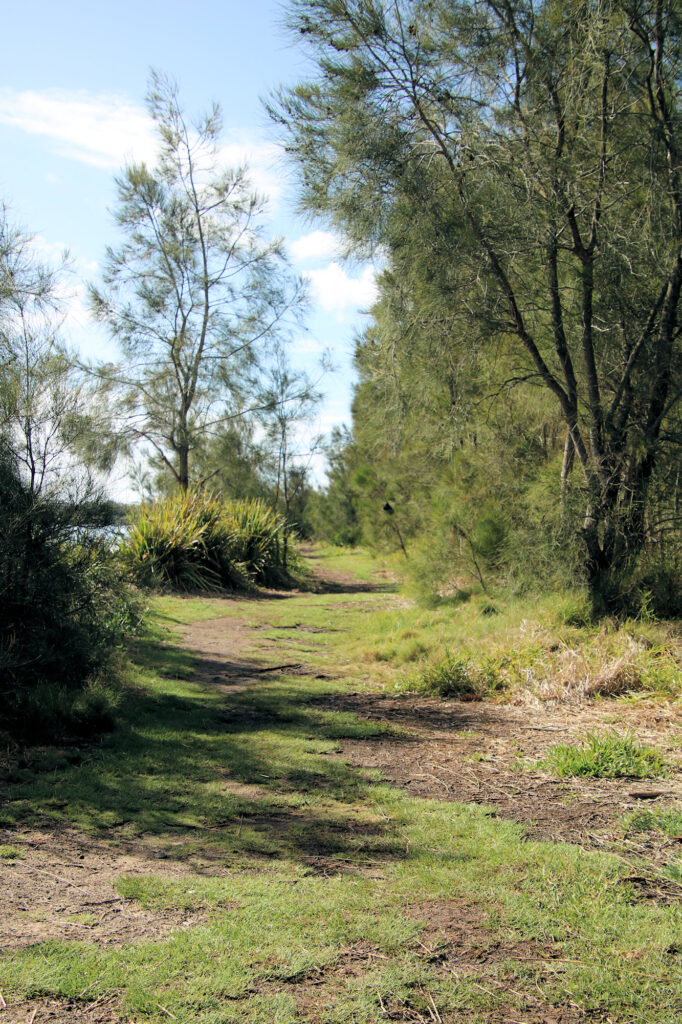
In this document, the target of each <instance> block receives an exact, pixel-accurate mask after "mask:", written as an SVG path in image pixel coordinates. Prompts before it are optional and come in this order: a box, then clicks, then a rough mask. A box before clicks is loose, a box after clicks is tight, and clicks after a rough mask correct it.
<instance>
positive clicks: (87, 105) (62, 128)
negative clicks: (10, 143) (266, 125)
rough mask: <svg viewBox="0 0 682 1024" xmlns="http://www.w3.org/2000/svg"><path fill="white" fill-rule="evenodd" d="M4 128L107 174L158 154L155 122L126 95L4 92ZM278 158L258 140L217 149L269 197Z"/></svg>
mask: <svg viewBox="0 0 682 1024" xmlns="http://www.w3.org/2000/svg"><path fill="white" fill-rule="evenodd" d="M0 124H6V125H10V126H11V127H13V128H17V129H18V130H19V131H23V132H26V133H28V134H30V135H39V136H43V137H45V138H47V139H50V140H52V142H53V144H54V148H55V152H56V153H57V154H58V155H59V156H62V157H66V158H67V159H71V160H77V161H79V162H80V163H85V164H89V165H90V166H93V167H101V168H103V169H105V170H117V169H119V168H120V167H122V166H123V165H124V164H125V163H126V162H132V161H145V162H146V163H153V162H154V161H155V159H156V154H157V150H158V141H157V137H156V132H155V128H154V122H153V120H152V119H151V117H150V116H149V114H148V113H147V111H146V110H145V108H144V107H143V106H142V105H140V104H137V103H134V102H133V101H131V100H130V99H128V98H127V97H124V96H117V95H111V94H92V93H88V92H85V91H78V92H64V91H54V90H48V91H42V92H38V91H28V90H27V91H23V92H18V91H16V90H14V89H9V88H6V89H0ZM280 156H281V150H280V147H278V146H276V145H274V144H273V143H269V142H261V141H259V140H258V139H228V140H226V142H225V143H224V144H223V145H222V146H221V148H220V151H219V158H220V159H221V161H222V162H224V163H225V164H226V165H228V166H239V165H241V164H247V165H248V167H249V172H250V173H249V177H250V179H251V182H252V184H253V186H254V188H256V189H257V190H258V191H259V192H261V193H264V194H265V195H266V196H268V197H269V198H271V199H275V198H277V197H278V196H279V194H280V192H281V174H280V172H279V171H278V169H277V166H276V165H277V161H278V160H279V158H280Z"/></svg>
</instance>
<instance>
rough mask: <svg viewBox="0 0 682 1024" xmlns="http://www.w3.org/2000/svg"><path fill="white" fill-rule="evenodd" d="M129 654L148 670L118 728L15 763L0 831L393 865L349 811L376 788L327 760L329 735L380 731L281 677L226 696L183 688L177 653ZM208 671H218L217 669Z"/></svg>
mask: <svg viewBox="0 0 682 1024" xmlns="http://www.w3.org/2000/svg"><path fill="white" fill-rule="evenodd" d="M134 653H135V660H136V663H137V665H138V667H139V668H140V670H141V671H142V673H143V674H144V673H145V672H146V670H148V669H150V668H152V667H153V669H154V673H155V676H156V677H157V678H156V680H154V677H144V679H143V681H144V684H145V688H144V689H133V690H132V691H131V692H130V693H129V695H128V698H127V701H126V706H125V709H124V713H123V719H122V722H121V724H120V727H119V729H118V730H117V731H116V732H115V733H114V734H112V735H110V736H108V737H106V738H103V739H102V740H101V741H100V742H99V743H98V744H93V745H91V746H90V747H88V748H87V749H84V750H82V751H81V754H82V757H81V758H80V759H79V758H73V759H71V760H67V759H60V758H59V757H56V756H55V748H51V749H50V748H42V749H36V750H35V751H34V752H33V753H32V755H31V756H29V757H26V758H25V759H24V763H23V765H20V766H18V767H16V768H15V769H14V770H13V771H12V772H11V773H10V778H9V780H8V783H9V784H8V785H7V786H3V789H5V792H4V793H1V794H0V795H1V796H4V797H5V798H6V802H5V806H4V809H3V810H2V811H0V826H4V828H6V829H7V830H8V831H10V832H11V831H13V830H17V829H19V830H20V829H22V828H26V827H28V826H38V827H43V828H48V829H49V830H51V831H57V832H58V831H59V830H61V829H65V828H66V829H68V828H76V829H80V830H84V831H86V832H88V833H90V834H94V835H96V836H99V837H101V838H103V839H113V840H115V841H116V842H117V843H119V844H123V845H124V846H125V844H126V843H133V844H138V845H139V842H140V840H142V839H144V838H145V837H146V838H153V837H156V838H158V842H157V843H155V844H154V848H155V850H158V849H165V850H167V851H168V850H170V851H171V853H170V854H169V855H172V856H180V857H196V856H198V857H200V858H201V857H202V856H204V855H205V856H204V859H206V857H208V859H210V860H211V859H212V860H215V859H216V857H218V858H223V859H224V858H225V857H228V858H234V857H235V856H236V857H239V856H246V855H248V856H250V857H253V856H256V857H259V856H260V857H264V858H278V857H281V858H286V859H293V860H299V861H301V862H303V863H306V864H308V865H310V864H311V862H317V861H325V858H329V859H331V860H332V861H334V860H336V861H338V862H340V863H342V862H346V863H356V864H366V863H367V862H368V861H369V862H372V861H373V860H375V859H383V860H385V859H386V858H393V857H403V856H405V850H404V843H402V842H400V841H398V840H396V839H395V837H394V836H392V835H390V834H389V831H390V828H389V825H388V824H387V823H384V822H383V821H381V820H374V821H372V820H369V819H370V818H371V815H367V814H366V813H365V814H364V816H363V815H360V816H359V815H358V808H359V807H363V808H364V807H366V806H367V805H368V804H371V802H372V799H373V797H374V796H375V790H376V787H377V785H378V780H377V778H376V777H374V776H372V775H371V774H369V773H362V772H358V771H355V770H352V769H350V768H349V767H348V766H347V765H346V764H345V763H344V762H343V761H341V760H339V759H337V758H335V757H330V756H329V755H330V754H331V753H334V752H335V743H334V741H335V740H337V739H338V738H339V737H340V736H355V737H363V736H367V735H374V734H376V732H377V731H381V732H383V731H385V730H384V729H383V727H379V726H376V725H371V724H368V723H366V722H363V721H361V720H357V721H354V720H352V718H353V716H341V717H342V719H343V720H342V721H338V720H336V719H335V718H334V716H330V715H328V714H327V713H326V712H321V711H320V709H319V707H317V705H316V704H315V702H314V701H312V700H311V697H312V696H313V694H312V693H311V692H310V690H309V687H310V685H311V684H307V682H306V681H305V680H303V681H301V680H297V681H296V683H295V684H290V683H288V682H287V680H286V677H284V676H281V677H279V678H277V679H269V680H268V681H267V683H260V684H259V683H256V684H254V685H252V686H250V687H249V688H248V689H244V690H242V691H240V692H236V693H234V694H231V693H225V692H221V691H220V690H219V689H218V688H213V689H211V688H210V687H208V688H207V687H206V685H205V684H204V685H201V683H200V682H199V681H197V680H196V679H192V677H193V675H194V669H195V667H196V662H195V659H194V658H193V657H192V655H191V653H190V652H188V651H186V650H183V649H182V648H179V647H174V646H170V645H164V644H160V643H156V642H155V641H143V642H139V643H137V644H136V645H135V648H134ZM214 667H215V669H216V675H218V674H223V673H225V671H226V663H225V662H224V661H223V660H220V661H217V660H216V661H215V663H214ZM228 668H230V669H231V670H233V671H239V672H248V671H249V670H250V671H255V670H256V666H255V663H253V664H251V665H250V664H249V663H248V662H241V663H238V664H237V663H235V664H234V665H228ZM201 669H202V676H203V675H204V674H205V673H206V672H207V671H208V672H210V671H211V666H210V665H207V663H206V662H205V661H202V663H201ZM158 677H160V678H158ZM315 685H316V686H317V687H319V683H318V684H315ZM311 745H312V746H311ZM74 762H79V763H74ZM155 855H158V853H156V854H155ZM323 868H324V870H328V869H329V865H328V864H326V862H325V864H324V865H323Z"/></svg>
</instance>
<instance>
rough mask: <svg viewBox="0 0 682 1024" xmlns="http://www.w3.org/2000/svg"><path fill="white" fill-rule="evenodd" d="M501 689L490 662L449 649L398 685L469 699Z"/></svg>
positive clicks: (496, 674)
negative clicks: (461, 654) (477, 661)
mask: <svg viewBox="0 0 682 1024" xmlns="http://www.w3.org/2000/svg"><path fill="white" fill-rule="evenodd" d="M503 688H504V682H503V680H502V679H501V678H500V676H499V673H498V670H497V668H496V666H495V665H494V664H493V662H492V661H485V660H483V661H482V662H480V663H478V664H477V663H476V662H474V661H472V660H470V659H467V658H462V657H458V656H457V655H455V654H453V652H452V651H447V652H446V654H445V657H444V658H442V659H441V660H440V661H437V662H432V663H429V664H427V665H425V666H424V667H423V668H422V669H420V671H419V672H418V673H417V674H416V675H415V676H412V677H410V678H409V679H408V680H407V681H406V682H405V683H402V684H400V689H406V690H413V691H415V692H417V693H429V694H434V695H436V696H439V697H460V698H463V699H467V698H468V699H470V700H483V699H484V697H491V696H492V695H493V694H495V693H496V692H497V691H498V690H501V689H503Z"/></svg>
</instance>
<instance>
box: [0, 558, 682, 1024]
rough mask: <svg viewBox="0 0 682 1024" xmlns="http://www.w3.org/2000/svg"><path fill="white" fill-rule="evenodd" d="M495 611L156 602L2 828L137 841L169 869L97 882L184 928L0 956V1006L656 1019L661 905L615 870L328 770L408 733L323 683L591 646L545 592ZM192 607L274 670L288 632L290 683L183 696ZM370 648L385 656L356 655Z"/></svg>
mask: <svg viewBox="0 0 682 1024" xmlns="http://www.w3.org/2000/svg"><path fill="white" fill-rule="evenodd" d="M349 557H350V558H353V557H357V559H358V563H357V564H358V565H362V566H364V570H363V571H365V572H366V573H367V574H369V575H368V578H369V579H372V578H375V579H376V578H377V577H372V573H374V572H375V570H376V563H375V562H373V561H372V560H371V559H368V558H366V556H364V555H357V556H341V555H337V554H335V553H333V552H331V553H330V554H329V559H330V563H329V564H334V565H336V566H337V568H338V571H339V572H340V571H346V570H345V569H343V568H342V567H343V566H345V565H347V564H348V558H349ZM344 558H345V559H346V561H344ZM378 579H379V580H380V581H381V580H382V579H383V577H378ZM497 604H498V605H500V607H499V609H498V612H497V614H495V615H488V614H486V613H485V612H484V611H483V610H482V607H481V605H480V604H479V603H477V601H476V600H472V602H471V603H470V604H469V605H461V606H460V607H459V609H458V610H457V611H455V610H454V609H452V608H449V609H448V608H446V607H440V608H435V609H430V610H429V609H422V608H420V607H418V606H416V605H414V604H412V603H411V602H408V601H407V600H406V599H405V598H404V597H402V596H401V595H393V594H391V593H387V592H383V591H379V592H374V593H372V592H368V593H364V592H360V593H352V594H349V593H341V592H338V593H336V592H330V593H312V592H308V593H303V594H298V595H290V596H287V597H282V598H278V599H263V600H254V599H245V600H229V601H220V600H213V599H210V600H208V599H199V600H194V599H193V600H191V601H190V600H186V599H177V598H160V599H158V600H155V601H154V602H153V607H154V608H155V625H154V628H153V630H152V631H151V633H150V635H149V636H147V637H146V638H143V639H141V640H139V641H138V642H136V644H135V645H134V647H133V649H132V656H133V658H134V668H133V669H132V670H131V678H130V691H129V694H128V698H127V700H126V701H125V702H124V705H123V708H122V712H121V713H122V720H121V723H120V727H119V729H118V731H117V732H116V733H114V734H113V735H111V736H108V737H106V738H104V739H103V740H102V742H101V743H100V744H99V745H98V746H96V747H94V748H92V749H88V750H84V751H82V752H80V753H79V754H78V756H77V757H75V758H73V759H71V760H70V759H69V758H68V757H64V756H62V755H61V754H59V752H56V751H52V752H50V751H49V750H43V751H36V752H35V754H34V755H33V757H32V758H31V759H27V760H26V762H25V763H24V764H23V765H21V766H18V767H17V769H16V770H15V776H14V779H13V782H12V789H11V794H10V795H11V799H10V800H9V801H8V802H7V804H6V806H5V808H4V810H3V811H2V815H3V818H2V821H3V823H4V824H5V826H6V827H7V828H8V829H9V830H10V833H12V831H14V832H16V833H17V834H18V835H20V834H21V831H22V829H26V828H28V827H29V826H31V827H33V826H47V827H49V826H50V824H51V823H52V822H54V823H55V824H56V825H58V826H59V827H64V826H69V827H75V828H79V829H81V830H83V831H84V832H87V833H89V834H91V835H95V836H97V837H99V839H100V840H101V841H106V842H109V843H111V844H112V849H113V848H114V847H115V844H116V843H118V842H124V841H128V840H130V839H135V840H136V841H140V840H141V839H142V838H143V837H144V838H145V839H146V841H148V842H152V843H153V846H154V849H155V850H156V851H159V852H161V853H164V854H165V855H166V857H170V858H172V859H173V861H183V862H184V866H185V868H184V870H185V873H183V874H182V875H177V874H173V875H170V876H169V875H167V874H164V872H163V871H162V869H161V868H155V867H154V866H153V865H152V864H150V868H149V871H148V872H145V873H136V874H124V873H122V874H121V876H120V877H119V878H118V880H117V882H116V887H117V889H118V891H119V893H121V894H122V895H123V896H125V897H126V898H129V899H134V900H137V901H139V903H140V905H141V906H142V907H144V908H147V909H148V910H149V911H150V912H154V911H159V912H161V911H166V910H169V911H170V910H172V911H178V912H183V913H184V912H185V911H186V912H187V913H192V912H197V913H198V912H200V913H201V914H202V915H203V922H202V923H201V924H195V925H192V926H190V927H186V928H184V927H181V926H178V927H176V928H175V930H174V931H172V932H170V933H169V934H165V935H162V936H160V937H158V938H155V939H154V940H153V941H141V942H136V943H130V944H127V945H125V946H123V947H121V948H116V947H112V946H107V945H97V944H95V943H92V942H88V941H70V942H66V941H65V942H56V941H53V942H49V943H42V944H38V945H35V946H31V947H27V948H25V949H23V950H18V951H14V952H12V953H5V954H4V955H3V956H2V958H0V976H1V977H2V979H3V980H2V986H1V988H2V993H3V997H4V998H5V1000H7V1001H8V1002H9V1004H10V1005H11V1003H12V1000H15V999H16V998H18V997H19V996H20V995H25V996H39V995H42V996H47V997H49V998H51V999H64V1000H66V999H69V1000H78V999H81V1000H83V1001H85V1000H86V999H87V1000H89V1001H94V1000H96V999H98V998H99V997H100V996H112V997H114V998H115V999H116V1013H117V1014H118V1015H120V1017H121V1019H122V1020H124V1021H129V1022H131V1024H133V1022H135V1024H142V1022H143V1021H144V1022H149V1024H160V1022H162V1021H166V1022H167V1021H168V1020H170V1019H176V1020H180V1021H183V1022H188V1024H189V1022H190V1021H191V1022H192V1024H194V1022H198V1024H226V1022H234V1024H254V1022H262V1024H272V1022H275V1021H277V1022H279V1024H303V1022H306V1021H309V1020H316V1021H320V1022H324V1024H376V1022H378V1021H380V1020H384V1019H390V1015H391V1014H393V1016H394V1019H399V1015H400V1014H401V1013H402V1015H403V1019H414V1020H419V1019H420V1018H421V1019H422V1020H433V1019H434V1016H435V1014H434V1010H433V1007H434V1006H435V1008H436V1012H437V1013H438V1014H439V1015H440V1016H441V1019H442V1020H443V1022H444V1024H446V1022H447V1024H457V1022H459V1021H466V1022H467V1024H470V1022H471V1024H473V1022H479V1024H482V1022H484V1021H486V1020H489V1019H491V1018H492V1017H493V1016H494V1015H497V1019H509V1020H517V1019H518V1020H523V1019H526V1017H527V1016H528V1015H529V1014H532V1013H534V1012H536V1011H535V1010H533V1007H537V1003H538V1000H540V1001H541V1003H542V1004H543V1006H545V1007H547V1008H548V1009H547V1012H546V1016H547V1017H551V1016H552V1015H554V1016H556V1014H554V1011H552V1010H551V1007H553V1006H555V1005H556V1006H566V1005H568V1004H571V1003H573V1004H577V1005H578V1006H579V1007H581V1008H582V1010H583V1011H584V1012H585V1014H586V1015H587V1016H591V1017H592V1018H593V1019H595V1020H599V1019H608V1018H609V1017H610V1018H611V1019H612V1020H614V1021H615V1020H622V1021H626V1020H633V1021H634V1020H636V1021H637V1022H638V1024H673V1022H675V1024H677V1021H678V1020H679V1016H680V1007H681V1004H682V998H681V996H680V992H682V964H680V963H678V961H679V957H675V956H672V955H671V954H670V950H671V948H673V947H674V945H675V943H676V942H677V941H679V939H678V936H679V934H680V928H681V926H682V910H681V909H680V907H679V906H678V905H676V904H673V905H656V904H655V903H650V902H648V901H641V900H640V899H639V898H638V896H637V892H636V890H635V889H634V888H633V883H631V882H629V881H628V875H629V874H630V873H631V867H630V865H628V864H625V863H624V862H623V861H622V860H620V859H618V858H615V857H611V856H608V855H604V854H597V853H593V854H587V853H585V852H584V851H582V850H581V849H579V848H577V847H573V846H569V845H561V844H559V845H553V844H550V843H539V842H530V841H528V838H527V836H526V835H525V833H524V829H523V828H522V827H521V826H519V825H516V824H514V823H513V822H509V821H504V820H501V819H499V818H495V817H491V816H490V815H489V814H488V813H487V810H486V808H481V807H476V806H464V805H460V804H452V803H440V802H438V801H432V800H420V799H416V798H412V797H410V796H408V795H407V794H406V793H404V792H402V791H399V790H397V789H394V788H392V787H391V786H389V785H387V784H386V783H385V782H384V781H382V779H381V778H380V776H379V775H378V773H376V772H375V771H372V770H371V769H357V768H353V767H351V766H350V765H349V764H347V763H346V761H345V760H344V758H343V756H342V741H343V740H344V739H346V738H350V739H352V740H354V741H355V742H359V741H362V740H363V739H368V738H370V737H376V736H380V737H381V739H382V741H383V742H384V743H393V744H395V757H396V758H399V757H400V750H401V744H403V743H409V742H410V735H409V733H406V732H404V731H401V730H399V729H395V728H393V729H389V728H387V727H386V726H385V725H383V724H382V723H381V722H380V721H379V722H377V721H374V720H371V721H369V720H367V719H366V718H363V717H361V716H359V715H356V714H354V713H353V712H351V711H348V710H334V709H333V707H332V706H330V705H329V703H328V701H329V699H330V698H333V697H334V696H335V695H338V694H344V693H347V692H348V691H352V692H359V691H362V690H363V689H369V690H371V689H372V688H376V687H377V686H379V687H380V686H384V687H390V688H391V689H392V688H393V686H394V685H395V683H396V682H397V681H399V680H400V679H401V678H403V677H404V674H405V672H406V671H409V672H415V670H417V671H418V670H419V667H420V666H421V665H422V661H423V666H422V667H425V666H426V665H427V664H428V660H429V659H433V663H434V664H435V665H438V664H439V659H440V662H442V660H443V651H444V650H445V648H446V646H449V647H450V648H451V650H452V652H453V657H454V658H455V659H457V658H461V659H469V658H472V659H474V658H479V659H480V658H481V657H482V653H481V652H482V651H483V650H485V651H486V654H487V656H489V657H491V658H497V659H498V664H499V663H500V661H499V659H501V658H502V657H503V655H504V656H505V657H511V656H512V655H513V652H514V643H515V642H516V641H518V639H519V637H521V638H523V637H524V636H525V637H530V641H529V643H530V644H531V646H532V645H536V646H535V647H534V648H533V649H536V650H538V651H539V652H540V654H539V656H541V657H549V654H551V653H552V652H549V654H548V653H547V650H548V648H547V647H546V646H543V645H546V644H548V643H549V641H548V639H547V638H548V637H549V636H551V635H556V633H557V631H564V632H562V634H561V635H563V636H564V637H566V636H569V635H573V636H578V635H587V636H588V638H589V637H597V636H598V631H595V632H594V633H589V632H588V633H587V634H584V633H578V632H577V633H575V634H570V633H569V632H566V631H570V630H579V627H577V626H570V625H567V624H566V623H565V622H563V623H562V622H560V618H559V616H558V613H557V605H556V604H552V603H548V604H537V605H535V606H525V608H524V609H521V608H518V607H513V606H511V605H510V606H508V607H506V606H504V605H502V604H501V602H497ZM531 614H532V615H533V616H534V618H533V619H532V620H531V621H532V622H533V623H535V624H536V625H534V626H532V627H527V626H526V625H524V623H527V622H528V621H529V615H531ZM210 618H221V619H224V620H225V621H226V622H227V621H228V620H229V619H230V618H233V619H235V620H237V621H238V622H239V624H240V625H251V626H253V627H257V628H256V629H255V630H254V632H253V634H252V635H251V637H250V638H249V643H248V651H247V653H246V654H245V653H244V652H243V651H242V652H241V656H242V657H249V658H252V659H253V661H254V664H255V665H257V666H262V665H267V664H270V663H272V661H273V658H274V655H273V652H272V646H273V640H272V639H271V638H272V637H274V638H275V641H274V642H275V644H276V643H278V642H282V641H283V638H286V637H290V639H291V640H292V641H293V647H294V648H295V647H299V648H303V647H305V648H306V649H307V653H306V654H305V662H306V664H307V665H308V666H309V667H310V669H311V674H310V675H306V676H291V675H287V673H286V671H283V672H281V673H274V674H273V675H271V676H263V677H254V680H253V682H252V684H251V685H250V686H249V687H248V688H247V689H246V690H242V691H240V692H238V693H237V692H235V693H230V692H229V691H228V692H224V691H219V690H216V689H211V688H210V687H209V686H202V685H199V684H198V683H197V682H196V681H193V670H194V667H195V656H193V655H192V654H191V652H189V651H186V650H185V649H183V647H182V646H181V644H180V643H178V637H177V635H175V636H172V635H169V634H168V632H167V630H168V627H173V628H174V629H177V628H179V627H180V626H181V625H182V624H190V623H192V622H194V621H198V620H200V619H210ZM294 627H296V628H294ZM581 628H582V629H583V630H584V629H585V627H581ZM306 630H308V632H306ZM310 630H323V631H324V632H322V633H316V632H310ZM538 630H540V631H541V632H540V634H538ZM298 631H300V635H299V633H298ZM539 635H540V636H542V637H543V638H544V639H542V641H540V640H539V639H538V636H539ZM302 637H303V638H304V639H301V638H302ZM590 642H591V641H590ZM496 644H497V645H498V646H496ZM374 645H378V646H379V647H381V648H382V649H383V648H386V649H388V648H389V647H392V646H393V647H395V651H394V653H393V654H392V655H391V656H390V657H389V658H388V659H387V660H386V661H372V660H371V659H370V658H369V657H368V655H369V652H371V650H372V649H373V646H374ZM415 645H420V647H419V649H418V650H417V648H416V646H415ZM421 647H423V650H421ZM528 649H529V648H526V649H525V653H522V654H519V655H518V657H519V658H520V659H526V658H528V657H529V655H528ZM286 650H287V654H286V659H288V657H289V654H288V652H289V650H290V648H289V647H287V648H286ZM543 651H544V652H545V653H544V654H543V653H542V652H543ZM401 652H413V655H414V656H412V655H410V656H408V654H407V653H405V654H404V657H403V658H402V661H401ZM279 654H280V656H281V651H280V652H279ZM360 654H364V655H365V657H364V660H363V659H361V658H360V657H359V656H360ZM286 659H285V658H281V660H282V661H283V660H286ZM301 660H303V659H301ZM464 663H465V664H466V665H468V661H465V662H464ZM458 664H459V663H458ZM474 664H477V663H476V662H474ZM460 667H461V666H460ZM405 699H406V700H409V697H406V698H405ZM466 734H467V735H470V736H471V735H475V732H474V731H473V730H471V729H469V730H468V731H467V733H466ZM339 755H341V756H339ZM649 824H650V825H651V827H652V828H654V827H656V826H655V823H649ZM632 827H635V826H634V825H633V826H632ZM669 827H670V828H672V827H673V826H672V823H670V826H669ZM17 842H18V840H17ZM3 849H9V846H7V847H4V848H3ZM1 855H2V854H1V853H0V856H1ZM113 855H114V854H113V853H112V856H113ZM6 859H7V860H8V862H9V861H10V860H11V858H10V857H9V856H7V858H6ZM443 905H447V906H449V907H451V908H452V914H453V920H454V921H457V920H458V919H459V916H463V917H466V913H465V912H466V910H467V908H471V907H474V908H475V911H476V914H477V915H478V917H479V918H480V921H481V924H480V927H478V928H477V929H476V932H475V934H473V935H472V936H470V937H469V938H468V939H467V938H466V937H463V938H462V939H461V940H460V943H459V946H457V948H456V949H455V954H456V959H455V961H454V962H453V963H450V961H449V960H448V956H450V955H454V954H453V953H452V949H451V947H449V946H448V944H447V942H446V939H445V937H444V936H443V935H439V934H438V930H437V929H436V931H435V932H434V929H433V925H432V922H433V919H434V908H436V907H438V906H440V907H442V906H443ZM460 911H461V912H462V913H461V915H460ZM504 943H506V944H508V946H509V949H510V951H509V953H507V954H505V955H504V956H500V955H498V954H497V953H496V950H498V949H499V947H500V944H504ZM515 944H518V948H517V946H516V945H515ZM429 951H431V952H429ZM439 951H442V952H443V956H441V955H440V953H439ZM457 958H458V959H457ZM313 983H314V984H313ZM306 990H307V994H306ZM84 992H86V993H87V997H84V996H83V995H82V994H83V993H84ZM408 1011H409V1012H408ZM410 1015H412V1016H410ZM536 1016H537V1013H536Z"/></svg>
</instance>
